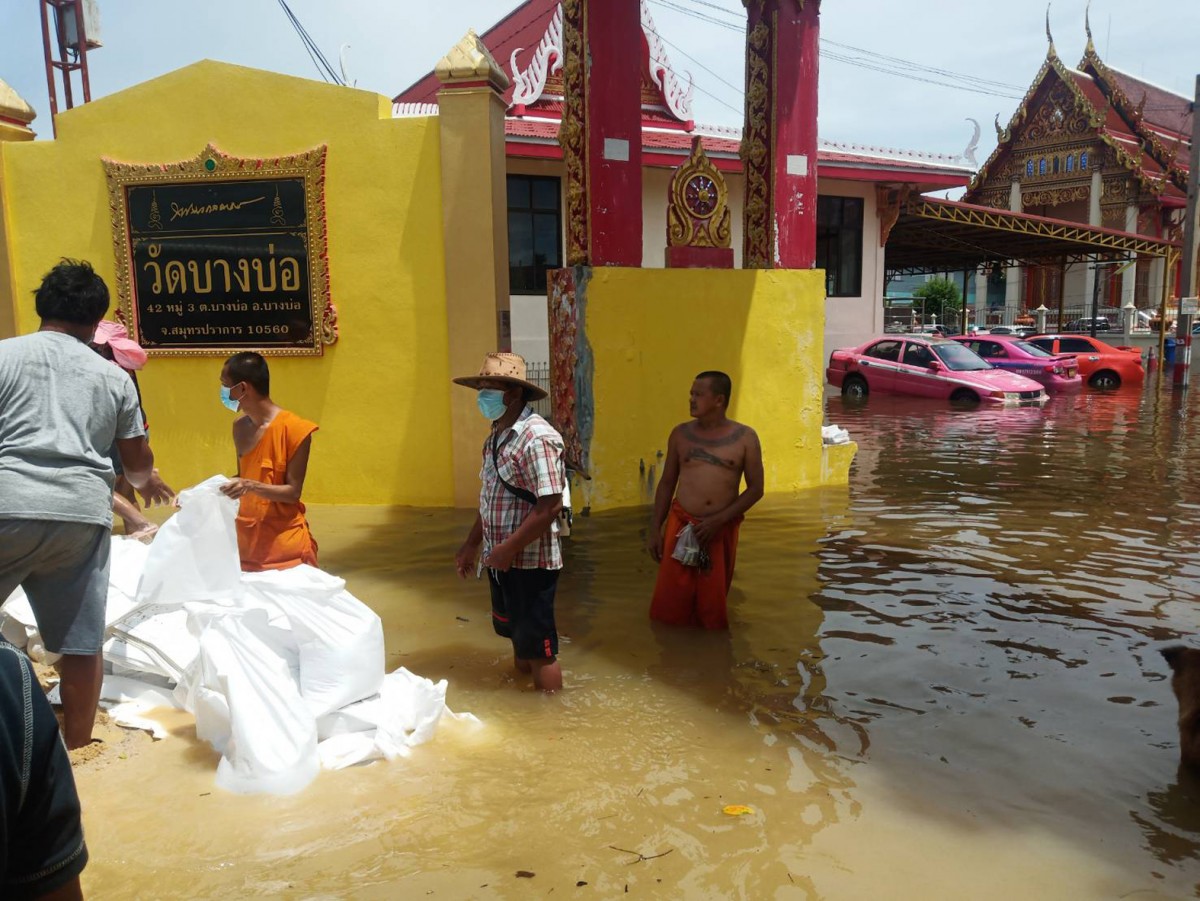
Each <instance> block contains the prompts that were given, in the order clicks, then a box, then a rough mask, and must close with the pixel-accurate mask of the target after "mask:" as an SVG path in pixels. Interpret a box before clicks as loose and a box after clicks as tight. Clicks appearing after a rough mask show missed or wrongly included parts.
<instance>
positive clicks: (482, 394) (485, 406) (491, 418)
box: [475, 388, 508, 422]
mask: <svg viewBox="0 0 1200 901" xmlns="http://www.w3.org/2000/svg"><path fill="white" fill-rule="evenodd" d="M475 402H476V403H477V404H479V412H480V413H482V414H483V418H484V419H486V420H487V421H488V422H495V421H496V420H497V419H499V418H500V417H501V416H503V415H504V411H505V410H507V409H508V407H507V406H506V405H505V403H504V392H503V391H500V390H498V389H496V388H481V389H480V390H479V396H478V397H477V398H475Z"/></svg>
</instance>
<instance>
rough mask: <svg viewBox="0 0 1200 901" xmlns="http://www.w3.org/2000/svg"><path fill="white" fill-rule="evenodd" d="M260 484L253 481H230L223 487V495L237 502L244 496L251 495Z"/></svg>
mask: <svg viewBox="0 0 1200 901" xmlns="http://www.w3.org/2000/svg"><path fill="white" fill-rule="evenodd" d="M257 484H258V482H255V481H254V480H253V479H230V480H229V481H228V482H226V483H225V484H224V485H222V486H221V493H222V494H223V495H225V496H226V497H231V498H233V499H234V500H237V499H238V498H240V497H241V496H242V495H244V494H249V493H250V492H251V491H253V490H254V487H255V486H256V485H257Z"/></svg>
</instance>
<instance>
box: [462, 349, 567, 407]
mask: <svg viewBox="0 0 1200 901" xmlns="http://www.w3.org/2000/svg"><path fill="white" fill-rule="evenodd" d="M453 381H454V384H456V385H466V386H467V387H468V388H475V389H479V388H483V387H484V386H483V385H482V384H480V383H481V382H502V383H504V384H506V385H520V386H521V387H522V388H525V389H526V390H528V391H529V392H530V393H531V394H532V395H533V397H532V399H533V400H541V399H542V398H543V397H545V396H546V392H545V391H544V390H542V389H541V388H539V387H538V386H537V385H535V384H534V383H533V382H531V381H529V380H528V379H526V378H525V358H524V357H523V356H521V355H520V354H505V353H493V354H488V355H487V356H486V357H485V358H484V360H483V368H482V369H480V370H479V375H464V376H462V377H461V378H457V379H454V380H453Z"/></svg>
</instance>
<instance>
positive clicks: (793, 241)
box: [742, 0, 821, 269]
mask: <svg viewBox="0 0 1200 901" xmlns="http://www.w3.org/2000/svg"><path fill="white" fill-rule="evenodd" d="M743 3H745V5H746V11H747V14H748V20H747V23H746V127H745V131H744V133H743V137H742V163H743V165H744V166H745V172H746V204H745V208H744V212H743V217H744V221H743V225H744V229H743V246H742V260H743V263H742V265H743V266H745V267H746V268H748V269H811V268H813V267H814V266H815V265H816V253H817V71H818V65H817V55H818V52H819V49H820V48H819V40H820V33H821V27H820V14H821V3H820V0H743Z"/></svg>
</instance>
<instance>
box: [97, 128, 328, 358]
mask: <svg viewBox="0 0 1200 901" xmlns="http://www.w3.org/2000/svg"><path fill="white" fill-rule="evenodd" d="M325 154H326V148H325V146H320V147H317V148H314V149H313V150H310V151H307V152H306V153H300V154H296V155H293V156H285V157H278V158H275V159H248V158H242V157H235V156H229V155H227V154H225V153H222V152H221V151H220V150H218V149H217V148H216V147H214V146H212V145H211V144H210V145H209V146H207V147H205V148H204V150H202V151H201V152H200V153H199V154H197V155H196V156H195V157H193V158H192V159H189V160H183V161H180V162H175V163H157V164H149V165H147V164H137V163H124V162H117V161H114V160H104V170H105V173H106V175H107V178H108V197H109V215H110V218H111V223H112V230H113V250H114V253H115V255H116V272H117V296H118V304H119V311H118V316H119V318H120V319H121V321H122V322H124V323H126V325H127V326H128V328H129V329H130V332H131V334H132V336H133V338H134V339H135V340H136V341H137V342H138V343H139V344H141V345H142V347H144V348H145V349H146V351H147V353H150V354H162V355H189V354H225V353H229V352H231V351H237V350H257V351H259V352H261V353H266V354H276V355H287V356H319V355H321V354H322V353H323V352H324V348H325V345H327V344H333V343H334V342H336V341H337V339H338V321H337V310H336V309H335V308H334V306H333V303H332V302H331V300H330V290H329V250H328V237H327V233H326V221H325Z"/></svg>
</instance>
